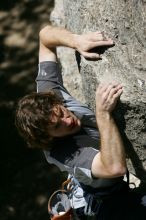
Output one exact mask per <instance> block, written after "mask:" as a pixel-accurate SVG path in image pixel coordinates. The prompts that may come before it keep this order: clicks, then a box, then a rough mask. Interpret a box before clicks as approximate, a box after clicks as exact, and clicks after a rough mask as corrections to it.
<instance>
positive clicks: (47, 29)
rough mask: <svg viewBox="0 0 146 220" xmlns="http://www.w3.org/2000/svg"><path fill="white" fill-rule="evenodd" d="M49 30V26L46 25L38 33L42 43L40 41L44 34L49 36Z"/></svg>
mask: <svg viewBox="0 0 146 220" xmlns="http://www.w3.org/2000/svg"><path fill="white" fill-rule="evenodd" d="M49 30H51V26H50V25H46V26H45V27H43V28H42V29H41V30H40V32H39V39H40V41H41V42H42V39H44V37H45V36H46V34H47V35H48V34H49Z"/></svg>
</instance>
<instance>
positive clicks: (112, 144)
mask: <svg viewBox="0 0 146 220" xmlns="http://www.w3.org/2000/svg"><path fill="white" fill-rule="evenodd" d="M96 118H97V124H98V128H99V132H100V136H101V149H100V151H101V161H102V163H103V166H104V167H105V169H107V170H108V171H109V172H111V173H113V174H114V173H115V174H116V173H117V174H118V173H119V175H120V174H121V175H122V174H124V173H125V172H126V159H125V149H124V144H123V141H122V138H121V135H120V133H119V130H118V128H117V125H116V123H115V121H114V119H113V117H112V116H111V114H110V113H106V114H97V117H96Z"/></svg>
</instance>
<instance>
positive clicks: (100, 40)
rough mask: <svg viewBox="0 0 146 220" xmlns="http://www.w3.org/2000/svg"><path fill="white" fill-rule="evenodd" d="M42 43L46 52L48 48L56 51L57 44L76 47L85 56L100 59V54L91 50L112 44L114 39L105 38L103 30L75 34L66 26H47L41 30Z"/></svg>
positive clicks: (43, 51)
mask: <svg viewBox="0 0 146 220" xmlns="http://www.w3.org/2000/svg"><path fill="white" fill-rule="evenodd" d="M39 36H40V45H41V47H42V48H41V49H42V53H46V51H45V49H46V48H47V49H48V50H50V52H52V53H54V51H53V49H54V48H56V47H57V46H65V47H70V48H73V49H76V50H77V51H78V52H79V53H80V54H81V55H82V56H84V57H85V58H91V59H92V58H93V59H99V58H100V55H99V54H98V53H95V52H91V51H90V50H91V49H92V48H95V47H99V46H106V47H107V46H111V45H113V44H114V43H113V40H111V39H110V38H105V36H104V34H103V32H98V31H95V32H90V33H87V34H81V35H80V34H75V33H72V32H71V31H68V30H66V29H64V28H60V27H54V26H49V25H48V26H46V27H45V28H43V29H42V30H41V31H40V35H39Z"/></svg>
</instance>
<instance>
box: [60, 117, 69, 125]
mask: <svg viewBox="0 0 146 220" xmlns="http://www.w3.org/2000/svg"><path fill="white" fill-rule="evenodd" d="M61 121H62V122H63V123H64V124H65V125H68V126H69V125H70V124H71V118H69V117H65V118H62V119H61Z"/></svg>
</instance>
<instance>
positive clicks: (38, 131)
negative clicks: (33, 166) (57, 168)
mask: <svg viewBox="0 0 146 220" xmlns="http://www.w3.org/2000/svg"><path fill="white" fill-rule="evenodd" d="M58 104H62V100H61V99H60V98H59V97H58V96H57V95H56V93H54V92H52V91H50V92H47V93H32V94H30V95H26V96H24V97H23V98H22V99H20V100H19V102H18V105H17V108H16V117H15V124H16V127H17V128H18V131H19V133H20V135H21V136H22V137H23V138H24V139H25V140H26V141H27V143H28V146H29V147H31V148H42V149H46V148H47V149H48V148H51V146H52V138H51V137H50V136H49V134H48V126H49V120H50V115H51V113H52V108H53V107H54V106H55V105H58Z"/></svg>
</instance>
